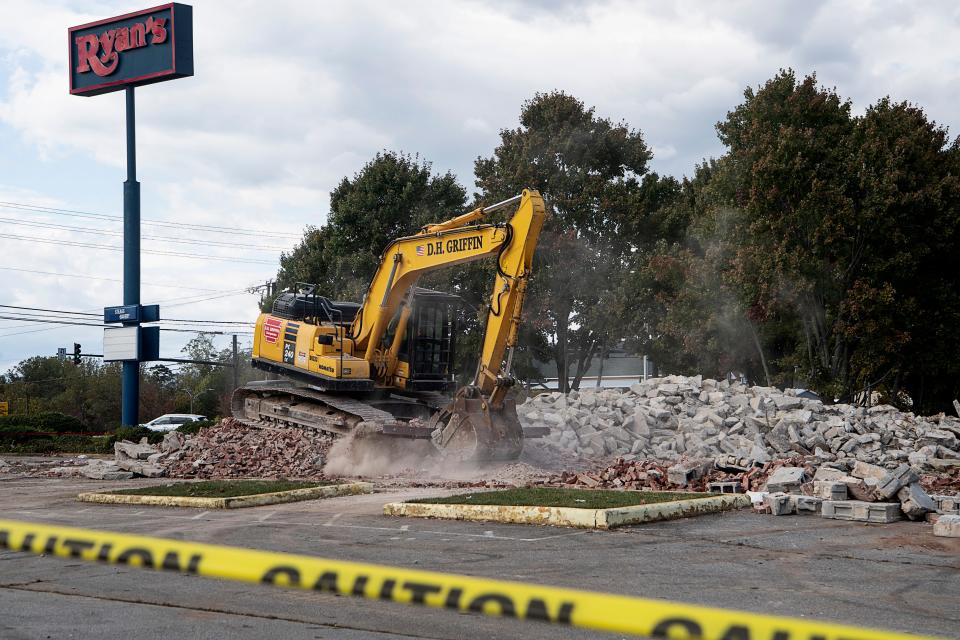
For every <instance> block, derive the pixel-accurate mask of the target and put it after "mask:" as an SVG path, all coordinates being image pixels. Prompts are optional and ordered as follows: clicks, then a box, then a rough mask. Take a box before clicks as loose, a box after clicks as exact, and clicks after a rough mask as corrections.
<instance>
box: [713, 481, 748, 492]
mask: <svg viewBox="0 0 960 640" xmlns="http://www.w3.org/2000/svg"><path fill="white" fill-rule="evenodd" d="M707 489H708V490H709V491H710V493H743V485H742V484H741V483H740V482H737V481H732V482H711V483H709V484H708V485H707Z"/></svg>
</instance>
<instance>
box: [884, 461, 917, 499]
mask: <svg viewBox="0 0 960 640" xmlns="http://www.w3.org/2000/svg"><path fill="white" fill-rule="evenodd" d="M918 480H920V476H918V475H917V472H916V471H914V470H913V469H911V468H910V465H908V464H901V465H900V466H899V467H897V468H896V469H894V470H893V471H890V472H888V473H887V474H886V475H885V476H884V477H883V478H881V479H880V482H879V483H878V484H877V488H876V494H877V498H878V499H880V500H888V499H890V498H892V497H893V496H895V495H896V494H897V492H898V491H900V489H901V487H905V486H907V485H909V484H913V483H914V482H917V481H918Z"/></svg>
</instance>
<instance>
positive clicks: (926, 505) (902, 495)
mask: <svg viewBox="0 0 960 640" xmlns="http://www.w3.org/2000/svg"><path fill="white" fill-rule="evenodd" d="M897 498H899V499H900V508H901V509H903V512H904V513H905V514H906V516H907V517H908V518H910V519H911V520H922V519H923V517H924V516H925V515H926V514H927V513H928V512H930V511H936V510H937V503H936V502H934V501H933V499H932V498H931V497H930V496H929V495H927V492H926V491H924V490H923V487H921V486H920V483H919V482H914V483H912V484H909V485H907V486H905V487H903V488H902V489H900V491H899V492H897Z"/></svg>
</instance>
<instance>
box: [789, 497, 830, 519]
mask: <svg viewBox="0 0 960 640" xmlns="http://www.w3.org/2000/svg"><path fill="white" fill-rule="evenodd" d="M791 497H792V498H793V504H794V509H795V510H796V512H797V513H798V514H799V515H819V514H820V509H821V505H822V503H823V499H822V498H818V497H817V496H791Z"/></svg>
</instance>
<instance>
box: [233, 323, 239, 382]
mask: <svg viewBox="0 0 960 640" xmlns="http://www.w3.org/2000/svg"><path fill="white" fill-rule="evenodd" d="M239 386H240V357H239V354H238V351H237V334H233V388H234V389H236V388H237V387H239Z"/></svg>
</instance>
